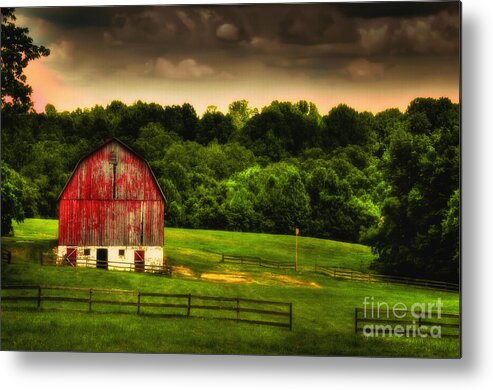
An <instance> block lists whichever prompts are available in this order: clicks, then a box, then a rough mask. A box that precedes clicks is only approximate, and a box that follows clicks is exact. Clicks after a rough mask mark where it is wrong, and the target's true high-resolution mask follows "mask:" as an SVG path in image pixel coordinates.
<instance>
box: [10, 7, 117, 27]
mask: <svg viewBox="0 0 493 390" xmlns="http://www.w3.org/2000/svg"><path fill="white" fill-rule="evenodd" d="M17 10H18V11H19V12H23V13H24V14H26V15H28V16H41V17H42V18H43V19H44V20H45V21H47V22H48V23H51V24H52V25H53V26H55V27H58V28H61V29H74V28H86V27H104V26H107V25H109V23H110V22H111V16H112V13H113V9H112V7H46V8H18V9H17Z"/></svg>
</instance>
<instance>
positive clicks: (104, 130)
mask: <svg viewBox="0 0 493 390" xmlns="http://www.w3.org/2000/svg"><path fill="white" fill-rule="evenodd" d="M110 137H117V138H119V139H120V140H122V141H123V142H125V143H126V144H128V145H129V146H130V147H132V148H133V149H135V150H136V151H137V152H139V153H140V154H141V155H143V156H144V157H145V158H146V159H147V160H148V161H149V163H150V165H151V167H152V169H153V170H154V172H155V174H156V177H157V179H158V181H159V184H160V185H161V187H162V189H163V191H164V193H165V195H166V197H167V200H168V205H167V213H166V224H167V226H176V227H187V228H206V229H225V230H235V231H250V232H267V233H281V234H291V233H292V232H293V231H294V229H295V227H299V228H300V229H301V231H302V234H304V235H307V236H313V237H320V238H330V239H335V240H342V241H350V242H362V243H367V244H370V245H372V247H373V248H374V251H375V252H376V253H377V254H378V261H377V262H376V263H375V267H377V268H378V269H379V270H380V271H381V272H388V273H400V274H409V275H415V276H423V277H424V276H427V277H430V276H435V277H438V276H440V277H441V278H444V276H446V278H447V279H453V278H454V277H456V276H457V272H458V228H459V222H458V210H459V163H460V161H459V158H460V155H459V107H458V105H457V104H453V103H452V102H451V101H450V100H449V99H446V98H442V99H429V98H418V99H415V100H413V101H412V102H411V103H410V105H409V107H408V109H407V110H406V112H400V111H399V110H397V109H389V110H385V111H383V112H380V113H378V114H376V115H373V114H371V113H368V112H357V111H356V110H354V109H353V108H351V107H349V106H347V105H344V104H341V105H338V106H337V107H334V108H333V109H331V110H330V111H329V112H328V113H327V114H326V115H321V114H320V113H319V112H318V110H317V107H316V106H315V105H314V104H313V103H309V102H306V101H300V102H297V103H290V102H279V101H274V102H272V103H271V104H270V105H268V106H266V107H264V108H262V109H261V110H256V109H253V108H250V107H249V105H248V102H246V101H245V100H241V101H236V102H233V103H231V104H230V106H229V109H228V111H227V112H226V113H222V112H220V111H219V110H218V109H217V108H216V107H209V108H208V109H207V110H206V112H205V113H204V114H203V115H202V116H201V117H199V116H198V115H197V113H196V112H195V110H194V108H193V107H192V106H191V105H190V104H183V105H181V106H164V107H163V106H161V105H159V104H156V103H144V102H141V101H138V102H136V103H134V104H132V105H126V104H124V103H122V102H119V101H114V102H112V103H111V104H109V105H107V106H106V107H102V106H98V105H97V106H95V107H92V108H90V109H84V110H81V109H77V110H75V111H72V112H68V111H65V112H58V111H57V110H56V108H55V107H54V106H53V105H47V106H46V109H45V112H43V113H35V112H32V111H31V112H27V113H22V114H17V115H11V116H10V118H5V119H4V126H3V131H2V145H3V150H2V155H3V165H2V176H3V178H4V180H3V185H2V195H3V194H4V192H5V200H6V201H9V199H10V202H11V203H10V204H9V205H6V206H5V208H4V205H3V204H2V210H3V211H5V210H7V209H12V210H18V214H17V215H12V217H14V218H16V217H17V218H22V217H28V216H29V217H31V216H39V217H47V218H56V217H57V197H58V195H59V194H60V192H61V190H62V188H63V186H64V185H65V183H66V181H67V180H68V178H69V177H70V174H71V172H72V170H73V168H74V167H75V165H76V163H77V161H78V160H79V159H80V157H81V156H84V155H85V154H87V153H88V152H90V151H91V150H92V149H94V148H96V147H97V146H99V145H100V144H102V143H103V142H104V141H105V140H107V139H108V138H110ZM12 202H14V203H15V202H17V204H15V206H14V203H12ZM20 205H22V207H20ZM3 215H4V213H3V214H2V218H3ZM7 217H8V215H7ZM2 228H3V232H4V233H7V232H8V231H9V229H10V227H9V226H8V221H6V225H5V226H4V221H3V219H2ZM434 274H435V275H434Z"/></svg>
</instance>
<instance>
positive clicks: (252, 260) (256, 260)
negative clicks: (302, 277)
mask: <svg viewBox="0 0 493 390" xmlns="http://www.w3.org/2000/svg"><path fill="white" fill-rule="evenodd" d="M221 262H223V263H236V264H247V265H257V266H259V267H264V268H277V269H281V268H282V269H295V264H294V262H287V261H270V260H264V259H262V258H260V257H254V256H237V255H227V254H224V253H223V254H222V257H221Z"/></svg>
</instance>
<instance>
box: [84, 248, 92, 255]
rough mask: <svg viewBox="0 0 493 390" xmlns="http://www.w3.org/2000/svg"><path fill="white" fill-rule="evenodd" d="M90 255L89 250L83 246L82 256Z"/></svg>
mask: <svg viewBox="0 0 493 390" xmlns="http://www.w3.org/2000/svg"><path fill="white" fill-rule="evenodd" d="M90 255H91V250H90V249H88V248H84V256H90Z"/></svg>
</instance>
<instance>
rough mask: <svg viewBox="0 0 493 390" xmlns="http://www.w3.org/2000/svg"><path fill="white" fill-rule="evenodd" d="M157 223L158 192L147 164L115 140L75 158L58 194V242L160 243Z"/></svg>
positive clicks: (161, 206) (161, 208)
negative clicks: (62, 188)
mask: <svg viewBox="0 0 493 390" xmlns="http://www.w3.org/2000/svg"><path fill="white" fill-rule="evenodd" d="M112 152H113V153H114V155H115V156H116V161H117V165H116V175H115V183H113V165H112V164H111V153H112ZM113 186H115V196H113V195H114V193H113ZM163 228H164V198H163V196H162V193H161V191H160V189H159V187H158V185H157V183H156V181H155V178H154V176H153V174H152V172H151V170H150V168H149V166H148V165H147V163H146V162H145V161H144V160H143V159H141V158H140V157H139V156H137V155H136V154H135V153H134V152H132V151H131V150H130V149H128V148H127V147H125V146H124V145H123V144H121V143H120V142H119V141H116V140H112V141H110V142H108V143H106V144H105V145H103V147H101V148H99V149H97V150H96V151H95V152H93V153H92V154H90V155H89V156H88V157H86V158H84V159H83V160H81V161H80V162H79V164H78V165H77V167H76V169H75V171H74V173H73V174H72V177H71V178H70V180H69V182H68V183H67V186H66V187H65V189H64V191H63V192H62V195H61V196H60V200H59V233H58V235H59V238H58V244H59V245H74V246H75V245H76V246H113V245H116V246H117V245H122V246H140V245H143V246H162V245H163Z"/></svg>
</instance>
